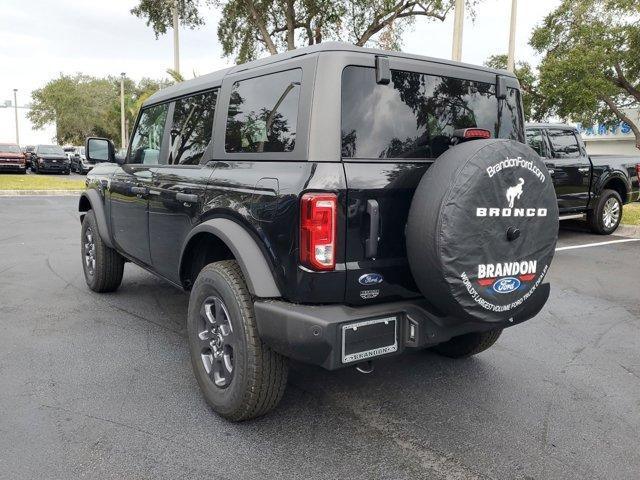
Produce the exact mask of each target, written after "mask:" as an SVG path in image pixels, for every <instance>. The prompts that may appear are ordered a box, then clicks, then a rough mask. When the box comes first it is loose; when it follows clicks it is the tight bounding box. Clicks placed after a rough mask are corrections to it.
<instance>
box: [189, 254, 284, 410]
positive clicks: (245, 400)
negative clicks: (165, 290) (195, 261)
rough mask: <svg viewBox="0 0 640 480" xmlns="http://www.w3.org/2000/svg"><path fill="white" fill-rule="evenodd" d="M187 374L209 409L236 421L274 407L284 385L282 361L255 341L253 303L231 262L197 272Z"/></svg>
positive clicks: (277, 355)
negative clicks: (193, 380) (188, 371)
mask: <svg viewBox="0 0 640 480" xmlns="http://www.w3.org/2000/svg"><path fill="white" fill-rule="evenodd" d="M187 332H188V340H189V351H190V356H191V363H192V366H193V372H194V374H195V377H196V380H197V381H198V385H199V386H200V390H201V391H202V394H203V396H204V398H205V400H206V401H207V403H208V404H209V405H210V406H211V408H212V409H213V410H214V411H215V412H217V413H218V414H220V415H221V416H223V417H224V418H226V419H228V420H231V421H234V422H237V421H242V420H248V419H251V418H255V417H259V416H261V415H264V414H266V413H267V412H269V411H270V410H272V409H274V408H275V407H276V406H277V405H278V403H279V402H280V399H281V398H282V394H283V393H284V390H285V388H286V385H287V374H288V369H289V364H288V360H287V358H285V357H283V356H282V355H280V354H278V353H276V352H274V351H273V350H271V349H270V348H269V347H268V346H267V345H266V344H264V343H263V342H262V340H260V337H259V336H258V330H257V328H256V322H255V316H254V310H253V300H252V298H251V294H250V293H249V291H248V289H247V286H246V284H245V281H244V278H243V276H242V271H241V270H240V267H239V266H238V263H237V262H236V261H235V260H225V261H221V262H216V263H211V264H209V265H207V266H206V267H204V268H203V269H202V271H201V272H200V273H199V274H198V278H197V279H196V281H195V283H194V285H193V288H192V290H191V296H190V298H189V314H188V318H187Z"/></svg>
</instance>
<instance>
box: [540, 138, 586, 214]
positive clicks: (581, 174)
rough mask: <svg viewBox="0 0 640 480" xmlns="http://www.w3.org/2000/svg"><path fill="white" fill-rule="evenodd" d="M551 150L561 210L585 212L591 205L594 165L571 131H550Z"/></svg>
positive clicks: (551, 164)
mask: <svg viewBox="0 0 640 480" xmlns="http://www.w3.org/2000/svg"><path fill="white" fill-rule="evenodd" d="M547 135H548V138H549V145H550V147H551V155H552V157H553V159H552V163H549V162H548V163H547V166H548V167H549V168H550V170H553V183H554V186H555V188H556V194H557V196H558V208H559V209H560V210H561V211H564V212H567V211H572V210H582V209H585V208H586V207H587V204H588V203H589V184H590V181H591V164H590V161H589V157H587V155H586V152H584V151H583V149H582V148H581V145H580V142H579V141H578V138H577V136H576V133H575V132H574V131H572V130H569V129H561V128H548V129H547Z"/></svg>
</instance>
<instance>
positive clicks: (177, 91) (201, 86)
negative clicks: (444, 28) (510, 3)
mask: <svg viewBox="0 0 640 480" xmlns="http://www.w3.org/2000/svg"><path fill="white" fill-rule="evenodd" d="M320 52H355V53H368V54H372V55H386V56H389V57H396V58H406V59H410V60H422V61H427V62H431V63H438V64H441V65H451V66H461V67H465V68H469V69H473V70H480V71H483V72H489V73H495V74H496V75H504V76H507V77H514V75H513V73H511V72H508V71H506V70H496V69H493V68H488V67H483V66H479V65H472V64H469V63H462V62H454V61H453V60H445V59H441V58H432V57H425V56H422V55H414V54H410V53H404V52H393V51H386V50H377V49H374V48H364V47H357V46H355V45H352V44H350V43H343V42H323V43H320V44H317V45H312V46H309V47H302V48H298V49H296V50H290V51H288V52H284V53H279V54H277V55H271V56H268V57H264V58H260V59H258V60H254V61H252V62H247V63H242V64H240V65H236V66H234V67H229V68H225V69H223V70H218V71H216V72H213V73H209V74H206V75H202V76H200V77H197V78H194V79H192V80H186V81H184V82H180V83H177V84H176V85H172V86H170V87H167V88H164V89H162V90H160V91H158V92H156V93H154V94H153V95H152V96H151V97H149V98H148V99H147V101H146V102H144V104H143V106H147V105H151V104H154V103H160V102H166V101H167V100H171V99H172V98H177V97H181V96H184V95H189V94H191V93H195V92H200V91H203V90H207V89H208V88H213V87H217V86H219V85H220V84H221V83H222V80H223V79H224V77H225V76H226V75H227V74H231V73H235V72H242V71H244V70H249V69H252V68H257V67H262V66H265V65H270V64H272V63H277V62H282V61H285V60H289V59H291V58H295V57H301V56H303V55H311V54H314V53H320Z"/></svg>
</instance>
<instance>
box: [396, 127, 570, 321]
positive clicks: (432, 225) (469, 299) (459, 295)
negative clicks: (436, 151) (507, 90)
mask: <svg viewBox="0 0 640 480" xmlns="http://www.w3.org/2000/svg"><path fill="white" fill-rule="evenodd" d="M406 233H407V255H408V260H409V265H410V268H411V272H412V273H413V276H414V278H415V281H416V284H417V286H418V288H419V289H420V291H421V292H422V293H423V295H424V296H425V297H426V298H427V300H429V301H430V302H431V303H432V304H433V305H435V306H436V307H437V308H439V309H440V310H442V311H443V312H444V313H446V314H448V315H450V316H455V317H458V318H461V319H465V320H480V321H487V322H498V321H505V320H510V319H511V318H513V317H514V316H516V315H517V314H518V312H520V311H521V310H522V309H524V308H525V306H526V305H527V302H528V301H529V300H530V299H532V297H533V292H534V291H535V290H536V288H538V286H539V285H540V283H541V282H542V280H543V278H544V276H545V275H546V273H547V272H548V269H549V267H550V265H551V260H552V258H553V254H554V251H555V246H556V240H557V236H558V205H557V201H556V195H555V191H554V188H553V183H552V180H551V177H550V175H549V171H548V170H547V168H546V166H545V165H544V163H543V162H542V161H541V160H540V157H539V156H538V155H537V154H536V152H535V151H534V150H532V149H531V148H530V147H528V146H527V145H524V144H522V143H518V142H515V141H513V140H503V139H490V140H473V141H469V142H465V143H462V144H460V145H457V146H455V147H452V148H450V149H449V150H447V151H446V152H445V153H444V154H443V155H441V156H440V157H439V158H438V159H437V160H436V162H435V163H434V164H433V165H432V166H431V167H430V168H429V169H428V170H427V172H426V173H425V174H424V176H423V178H422V179H421V181H420V184H419V185H418V188H417V190H416V192H415V195H414V198H413V200H412V204H411V210H410V211H409V217H408V223H407V232H406Z"/></svg>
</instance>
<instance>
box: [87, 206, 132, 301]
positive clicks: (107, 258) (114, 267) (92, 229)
mask: <svg viewBox="0 0 640 480" xmlns="http://www.w3.org/2000/svg"><path fill="white" fill-rule="evenodd" d="M81 232H82V233H81V237H80V251H81V254H82V257H81V258H82V270H83V271H84V278H85V280H86V282H87V285H88V286H89V288H90V289H91V290H93V291H94V292H98V293H104V292H113V291H115V290H117V289H118V287H119V286H120V283H122V274H123V272H124V257H122V255H120V254H119V253H118V252H116V251H115V250H114V249H113V248H109V247H107V246H106V245H105V244H104V242H103V241H102V238H100V234H99V233H98V223H97V222H96V216H95V214H94V213H93V210H89V211H88V212H87V213H86V215H85V216H84V219H83V220H82V229H81Z"/></svg>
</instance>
